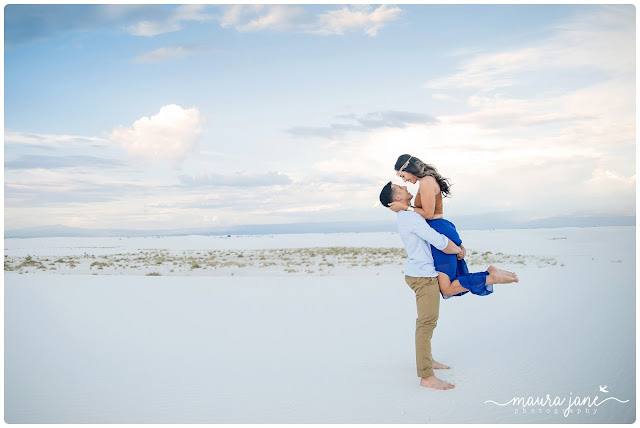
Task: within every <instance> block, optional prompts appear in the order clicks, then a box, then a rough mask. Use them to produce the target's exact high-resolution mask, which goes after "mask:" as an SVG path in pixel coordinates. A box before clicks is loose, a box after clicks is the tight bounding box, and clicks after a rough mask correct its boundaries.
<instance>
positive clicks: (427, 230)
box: [411, 213, 449, 250]
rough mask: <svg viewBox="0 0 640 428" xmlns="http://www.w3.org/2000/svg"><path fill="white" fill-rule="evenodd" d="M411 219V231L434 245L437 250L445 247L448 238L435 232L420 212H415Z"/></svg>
mask: <svg viewBox="0 0 640 428" xmlns="http://www.w3.org/2000/svg"><path fill="white" fill-rule="evenodd" d="M412 217H413V216H412ZM411 220H412V221H411V231H412V232H413V233H415V234H416V235H418V236H419V237H420V238H422V239H424V240H425V241H427V242H428V243H429V244H431V245H433V246H434V247H436V248H437V249H438V250H444V249H445V248H446V247H447V245H448V244H449V238H447V237H446V236H444V235H443V234H441V233H438V232H436V231H435V230H434V229H433V228H432V227H431V226H429V224H428V223H427V222H426V221H425V219H424V218H422V216H421V215H420V214H417V213H416V216H415V218H412V219H411Z"/></svg>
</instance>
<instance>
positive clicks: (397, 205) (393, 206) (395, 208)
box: [389, 202, 409, 213]
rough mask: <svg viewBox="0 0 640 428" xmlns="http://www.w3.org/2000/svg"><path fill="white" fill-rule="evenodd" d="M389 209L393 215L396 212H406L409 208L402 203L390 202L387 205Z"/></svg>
mask: <svg viewBox="0 0 640 428" xmlns="http://www.w3.org/2000/svg"><path fill="white" fill-rule="evenodd" d="M389 208H391V211H393V212H394V213H397V212H398V211H406V210H407V208H409V206H408V205H405V204H403V203H402V202H391V203H390V204H389Z"/></svg>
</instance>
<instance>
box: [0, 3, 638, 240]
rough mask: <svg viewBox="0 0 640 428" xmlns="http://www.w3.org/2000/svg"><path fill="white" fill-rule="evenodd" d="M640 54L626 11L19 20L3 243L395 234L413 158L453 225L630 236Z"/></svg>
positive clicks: (151, 13)
mask: <svg viewBox="0 0 640 428" xmlns="http://www.w3.org/2000/svg"><path fill="white" fill-rule="evenodd" d="M635 40H636V36H635V7H634V6H633V5H389V4H385V5H286V4H285V5H272V6H266V5H201V4H196V5H74V4H68V5H7V6H6V7H5V8H4V203H5V211H4V212H5V222H4V227H5V229H6V230H11V229H16V228H26V227H35V226H44V225H54V224H61V225H65V226H72V227H82V228H92V229H94V228H128V229H140V230H144V229H178V228H207V227H226V226H233V225H241V224H276V223H277V224H282V223H296V222H332V221H377V220H389V219H392V218H393V215H392V214H391V213H390V212H389V211H388V210H386V209H384V208H383V207H382V206H381V205H380V203H379V200H378V195H379V193H380V190H381V188H382V186H383V185H384V184H385V183H386V182H387V181H389V180H393V181H394V182H395V183H398V184H400V183H401V180H400V179H399V178H397V177H396V176H395V172H394V169H393V165H394V163H395V161H396V159H397V157H398V156H399V155H401V154H404V153H409V154H411V155H413V156H416V157H418V158H420V159H422V160H423V161H425V162H427V163H429V164H432V165H434V166H435V167H436V168H437V169H438V170H439V172H440V173H441V174H442V175H443V176H445V177H447V178H449V179H450V181H451V182H452V183H453V186H452V188H451V193H452V195H451V196H452V197H451V198H446V199H445V204H444V205H445V206H444V211H445V218H447V217H448V216H451V215H457V216H461V215H465V216H478V217H479V218H481V217H487V216H498V215H499V216H502V217H505V216H506V217H508V218H513V219H515V220H523V221H526V220H534V219H540V218H545V217H553V216H591V215H594V216H596V215H597V216H607V215H635V186H636V171H635V158H636V153H635V126H636V123H635V93H636V88H635V74H636V69H635V67H636V56H635ZM416 189H417V187H416V186H412V185H410V186H409V190H410V191H413V192H414V193H415V190H416ZM506 217H505V218H506Z"/></svg>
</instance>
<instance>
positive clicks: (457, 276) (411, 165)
mask: <svg viewBox="0 0 640 428" xmlns="http://www.w3.org/2000/svg"><path fill="white" fill-rule="evenodd" d="M395 170H396V174H397V175H398V176H399V177H400V178H402V180H403V181H405V182H407V181H408V182H410V183H413V184H415V183H416V182H419V183H420V184H419V189H418V192H417V193H416V196H415V198H414V202H413V207H414V211H415V212H417V213H418V214H420V215H421V216H422V217H424V218H425V219H426V220H427V223H429V226H431V227H432V228H433V229H435V230H436V231H437V232H439V233H442V234H443V235H445V236H446V237H447V238H449V239H450V240H451V241H453V243H455V244H456V245H458V246H459V247H460V248H462V253H461V254H459V255H458V256H456V255H454V254H445V253H443V252H442V251H440V250H438V249H437V248H434V247H433V246H432V247H431V253H432V254H433V263H434V265H435V268H436V271H437V272H438V283H439V284H440V290H441V291H442V293H443V297H444V298H445V299H446V298H449V297H451V296H450V295H449V296H447V295H446V293H445V291H444V290H447V289H450V288H451V284H452V283H454V282H455V281H458V282H459V285H460V286H462V287H463V288H465V289H466V290H468V291H471V292H472V293H473V294H477V295H480V296H486V295H487V294H491V293H492V292H493V286H492V284H487V282H492V283H497V282H500V283H505V282H518V277H517V276H516V274H515V273H513V272H508V271H503V270H501V269H497V268H495V267H494V266H489V268H487V270H486V271H485V272H475V273H469V269H468V268H467V263H466V262H465V261H464V256H465V254H466V250H465V248H464V246H463V245H462V240H461V239H460V236H459V235H458V232H457V230H456V227H455V226H454V225H453V223H451V222H450V221H448V220H445V219H444V218H443V209H442V198H443V196H444V197H446V196H449V194H450V192H449V188H450V186H451V185H450V183H449V180H447V179H446V178H444V177H443V176H441V175H440V173H438V170H437V169H436V168H435V167H434V166H432V165H428V164H426V163H424V162H422V161H421V160H420V159H418V158H416V157H414V156H410V155H407V154H405V155H401V156H400V157H399V158H398V160H397V161H396V164H395ZM390 208H391V209H392V210H393V211H394V212H398V211H401V210H408V209H409V207H408V206H406V205H404V204H403V203H401V202H393V203H392V204H391V205H390ZM496 276H498V277H500V278H501V280H499V281H496V282H493V281H491V278H494V277H496ZM488 278H489V279H490V281H487V279H488ZM456 285H457V284H456ZM458 289H459V287H458ZM468 291H463V292H461V293H458V294H455V295H456V296H461V295H463V294H466V293H467V292H468Z"/></svg>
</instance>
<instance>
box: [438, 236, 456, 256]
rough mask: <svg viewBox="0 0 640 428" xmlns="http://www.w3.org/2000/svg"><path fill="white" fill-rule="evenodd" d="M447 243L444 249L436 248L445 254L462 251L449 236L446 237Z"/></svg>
mask: <svg viewBox="0 0 640 428" xmlns="http://www.w3.org/2000/svg"><path fill="white" fill-rule="evenodd" d="M447 241H449V242H448V244H447V246H446V247H445V249H444V250H440V248H438V247H436V248H438V249H439V250H440V251H442V252H443V253H446V254H460V253H461V252H462V248H460V247H458V246H457V245H456V244H454V243H453V241H452V240H451V239H449V238H447Z"/></svg>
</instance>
